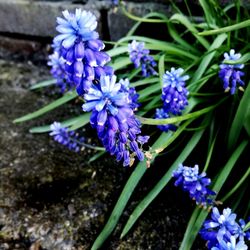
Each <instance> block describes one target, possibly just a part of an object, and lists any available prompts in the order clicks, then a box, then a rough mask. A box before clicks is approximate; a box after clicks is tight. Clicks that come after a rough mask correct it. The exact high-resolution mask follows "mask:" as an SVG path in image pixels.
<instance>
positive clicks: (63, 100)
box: [13, 92, 77, 123]
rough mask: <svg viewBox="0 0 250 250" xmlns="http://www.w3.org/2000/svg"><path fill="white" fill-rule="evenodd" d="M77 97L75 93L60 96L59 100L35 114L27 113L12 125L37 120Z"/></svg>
mask: <svg viewBox="0 0 250 250" xmlns="http://www.w3.org/2000/svg"><path fill="white" fill-rule="evenodd" d="M76 97H77V93H76V92H67V93H66V94H65V95H64V96H62V97H61V98H59V99H57V100H55V101H53V102H51V103H50V104H48V105H46V106H44V107H43V108H41V109H39V110H37V111H35V112H32V113H29V114H27V115H25V116H22V117H20V118H17V119H15V120H14V121H13V122H14V123H19V122H24V121H28V120H32V119H34V118H37V117H39V116H41V115H43V114H45V113H47V112H49V111H51V110H53V109H55V108H57V107H59V106H61V105H62V104H64V103H66V102H69V101H71V100H73V99H74V98H76Z"/></svg>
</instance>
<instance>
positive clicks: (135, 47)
mask: <svg viewBox="0 0 250 250" xmlns="http://www.w3.org/2000/svg"><path fill="white" fill-rule="evenodd" d="M144 46H145V45H144V43H143V42H140V43H138V42H137V41H135V40H133V41H132V43H130V44H129V45H128V52H129V57H130V60H131V62H133V63H134V65H135V68H139V67H141V70H142V75H143V76H144V77H147V76H150V75H157V72H156V71H155V69H154V67H156V65H157V64H156V62H155V60H154V59H153V57H152V56H150V55H149V50H147V49H145V48H144Z"/></svg>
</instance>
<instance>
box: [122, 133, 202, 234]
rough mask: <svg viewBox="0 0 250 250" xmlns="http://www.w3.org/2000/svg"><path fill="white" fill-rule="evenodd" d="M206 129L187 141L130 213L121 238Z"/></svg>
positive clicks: (165, 183) (164, 184)
mask: <svg viewBox="0 0 250 250" xmlns="http://www.w3.org/2000/svg"><path fill="white" fill-rule="evenodd" d="M203 132H204V130H202V131H199V132H196V133H195V134H194V135H193V136H192V138H191V139H190V141H189V142H188V143H187V145H186V147H185V148H184V149H183V150H182V152H180V155H179V157H178V158H177V159H176V160H175V162H174V163H173V164H172V166H171V167H170V168H169V169H168V171H167V172H166V173H165V175H164V176H163V177H162V178H161V179H160V180H159V182H158V183H157V184H156V185H155V186H154V188H153V189H152V190H151V191H150V192H149V193H148V194H147V195H146V196H145V197H144V198H143V200H142V201H141V202H140V203H139V204H138V205H137V206H136V208H135V209H134V211H133V212H132V214H131V215H130V217H129V219H128V221H127V223H126V225H125V227H124V229H123V231H122V233H121V238H123V237H124V236H125V235H126V234H127V233H128V231H129V230H130V229H131V228H132V226H133V225H134V223H135V222H136V221H137V220H138V218H139V217H140V216H141V214H142V213H143V212H144V211H145V209H146V208H147V207H148V206H149V205H150V203H151V202H152V201H153V200H154V199H155V198H156V197H157V195H158V194H159V193H160V192H161V191H162V189H163V188H164V187H166V185H167V184H168V182H169V181H170V179H171V177H172V173H173V171H174V169H176V168H177V167H178V165H179V164H180V163H182V162H184V161H185V160H186V158H187V157H188V156H189V155H190V153H191V152H192V151H193V149H194V148H195V146H196V145H197V143H198V142H199V140H200V139H201V137H202V134H203Z"/></svg>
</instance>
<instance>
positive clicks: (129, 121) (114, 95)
mask: <svg viewBox="0 0 250 250" xmlns="http://www.w3.org/2000/svg"><path fill="white" fill-rule="evenodd" d="M84 99H85V101H86V102H85V103H84V104H83V106H82V108H83V110H84V111H87V112H89V111H92V114H91V117H90V124H91V125H92V127H93V128H95V129H96V130H97V134H98V137H99V139H100V140H101V141H102V143H103V145H104V147H105V148H106V150H107V151H108V152H110V154H111V155H115V156H116V159H117V161H121V160H123V166H129V165H132V163H133V161H134V156H137V158H138V160H140V161H143V160H144V153H143V150H142V145H143V144H144V143H146V142H147V140H148V137H142V136H140V134H141V129H140V126H141V124H140V122H139V121H138V119H137V118H136V117H135V115H134V112H133V109H132V108H131V107H130V101H129V94H128V92H127V91H124V90H122V88H121V84H120V83H116V76H115V75H113V76H111V77H110V76H101V78H100V82H99V83H98V84H95V85H92V86H91V88H90V89H89V91H88V93H86V94H85V95H84Z"/></svg>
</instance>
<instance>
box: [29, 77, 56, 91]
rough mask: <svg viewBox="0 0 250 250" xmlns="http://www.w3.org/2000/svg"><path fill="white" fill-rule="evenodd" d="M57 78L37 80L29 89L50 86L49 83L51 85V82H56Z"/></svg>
mask: <svg viewBox="0 0 250 250" xmlns="http://www.w3.org/2000/svg"><path fill="white" fill-rule="evenodd" d="M56 82H57V80H56V79H49V80H46V81H42V82H39V83H37V84H35V85H32V86H31V87H30V89H32V90H33V89H40V88H44V87H47V86H50V85H53V84H56Z"/></svg>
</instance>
